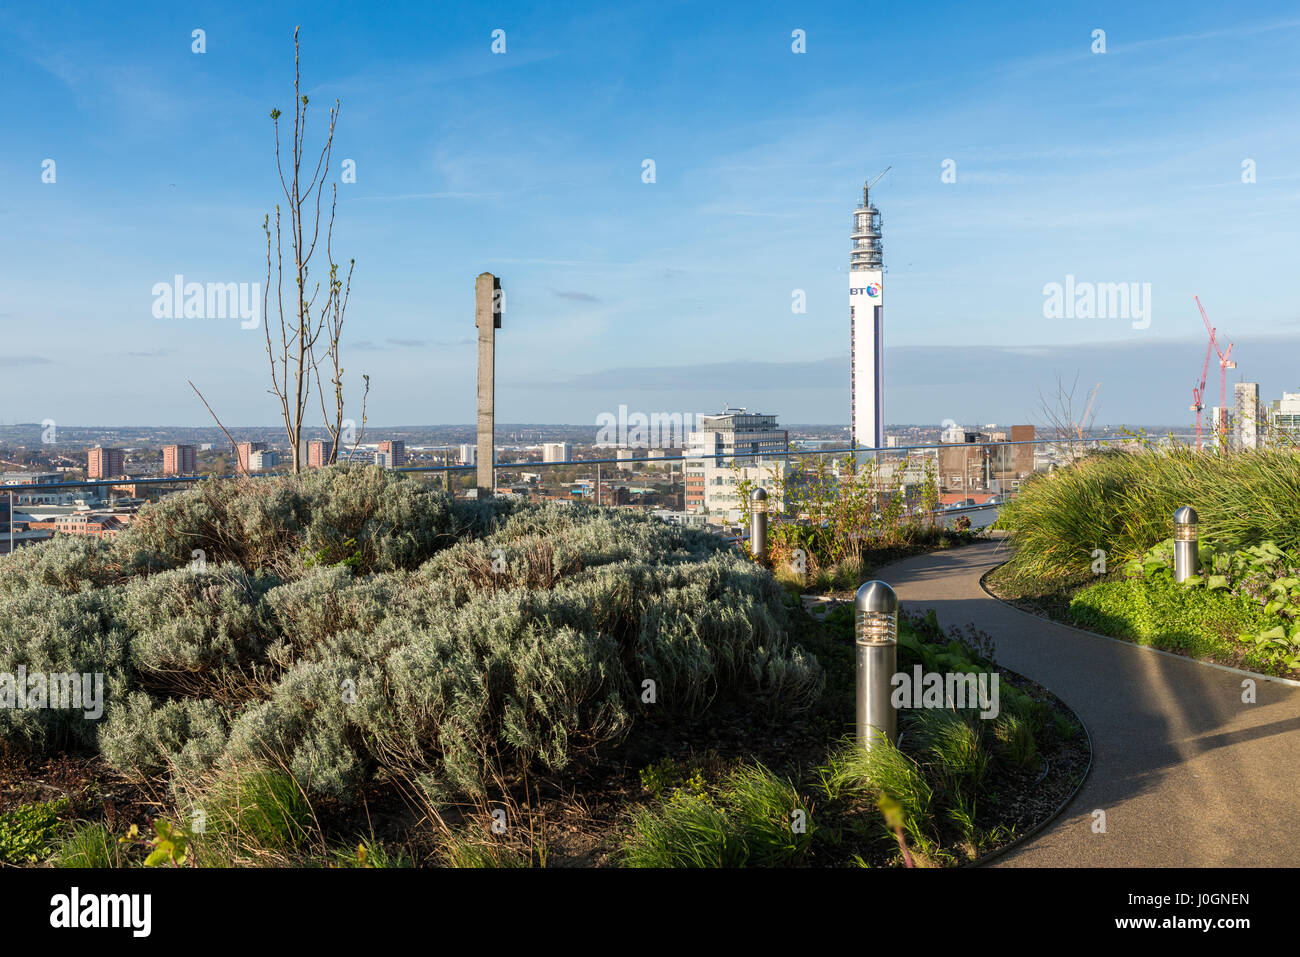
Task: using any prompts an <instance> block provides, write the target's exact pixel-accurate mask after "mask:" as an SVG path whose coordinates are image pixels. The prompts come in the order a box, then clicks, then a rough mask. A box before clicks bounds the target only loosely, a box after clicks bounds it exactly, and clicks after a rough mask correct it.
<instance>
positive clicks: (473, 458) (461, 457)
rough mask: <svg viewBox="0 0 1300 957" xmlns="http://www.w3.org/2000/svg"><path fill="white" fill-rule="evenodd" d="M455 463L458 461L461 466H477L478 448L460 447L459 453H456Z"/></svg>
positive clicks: (472, 446) (473, 446) (474, 446)
mask: <svg viewBox="0 0 1300 957" xmlns="http://www.w3.org/2000/svg"><path fill="white" fill-rule="evenodd" d="M457 461H459V462H460V464H461V465H477V464H478V446H477V445H462V446H461V447H460V451H459V452H458V453H457Z"/></svg>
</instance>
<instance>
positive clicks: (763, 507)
mask: <svg viewBox="0 0 1300 957" xmlns="http://www.w3.org/2000/svg"><path fill="white" fill-rule="evenodd" d="M749 554H750V555H752V556H753V557H754V558H757V559H760V560H761V559H764V558H766V557H767V490H766V489H763V488H756V489H754V491H752V492H750V493H749Z"/></svg>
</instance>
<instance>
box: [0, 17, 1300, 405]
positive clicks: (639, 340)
mask: <svg viewBox="0 0 1300 957" xmlns="http://www.w3.org/2000/svg"><path fill="white" fill-rule="evenodd" d="M59 9H60V5H59V4H54V5H53V6H51V7H44V8H42V12H41V13H40V15H39V16H31V17H26V16H23V15H21V14H18V13H15V12H7V13H5V14H2V15H0V27H3V31H0V52H3V53H4V54H5V56H4V57H3V61H4V62H3V65H0V76H3V77H4V79H5V83H6V87H7V88H8V89H10V90H12V91H13V95H12V96H11V97H10V98H8V99H7V101H6V103H5V104H4V105H2V106H0V110H3V111H4V112H3V114H2V115H3V122H4V123H5V128H6V131H7V132H8V133H9V136H7V137H6V142H5V144H4V145H3V146H2V147H0V176H2V177H3V179H4V181H5V183H6V187H7V188H6V193H5V198H6V202H5V204H4V207H3V210H0V213H2V214H3V216H4V217H5V220H6V222H7V224H8V225H9V226H10V228H9V229H8V230H6V231H5V234H4V235H3V237H0V254H3V255H4V257H5V261H6V263H7V264H8V266H9V272H10V276H9V278H8V282H7V284H6V285H7V291H6V301H5V303H4V305H3V306H2V307H0V413H2V414H3V419H4V420H5V421H16V420H23V421H34V422H39V421H41V420H43V419H46V418H50V419H54V420H55V421H59V422H68V423H86V422H89V421H91V416H89V415H88V414H87V413H86V410H87V409H94V410H95V412H96V416H95V417H97V418H100V419H101V420H102V421H105V422H119V423H127V422H133V421H134V422H147V423H151V424H153V423H158V424H160V425H166V424H173V425H176V426H182V425H190V426H203V425H207V424H208V423H209V422H210V421H211V420H210V417H209V416H208V413H207V411H206V410H205V409H204V408H203V405H202V403H201V402H200V401H199V399H198V398H197V396H195V395H194V394H193V393H192V392H191V391H190V390H189V387H188V385H187V384H186V379H188V378H193V379H194V380H195V382H196V384H199V385H200V386H201V387H203V388H204V390H205V395H208V397H209V398H210V400H211V401H212V403H213V406H214V408H215V409H216V411H217V412H218V414H219V415H221V416H222V418H223V421H229V422H244V423H261V424H271V423H273V422H274V421H275V419H276V417H277V415H278V409H277V407H276V404H275V400H274V399H273V398H272V397H270V396H268V395H266V394H265V392H264V390H265V388H266V368H265V364H266V357H265V353H264V351H263V350H262V345H261V344H260V343H259V336H260V333H259V332H258V331H256V330H251V331H250V330H246V329H241V328H240V326H241V323H240V321H238V320H237V319H233V318H232V319H215V318H213V319H192V320H182V319H164V318H158V317H156V315H155V314H154V309H153V307H154V304H155V299H156V298H157V294H156V293H154V291H153V290H154V289H155V287H156V286H157V285H158V284H160V283H161V284H169V283H171V282H172V281H173V278H174V277H176V276H184V277H185V278H186V280H187V281H189V280H193V281H197V282H201V283H237V284H239V283H245V284H254V283H264V282H265V263H264V255H265V248H264V245H263V239H262V236H261V228H260V226H261V219H262V216H263V215H264V214H266V213H268V212H271V211H272V209H273V204H274V202H275V199H276V192H277V189H278V184H277V183H276V182H275V179H274V160H273V155H272V140H271V129H270V121H269V119H268V118H267V115H266V114H267V112H268V110H269V109H270V107H271V106H272V105H279V106H280V107H281V108H284V107H285V106H287V105H289V99H290V96H289V95H286V94H287V93H288V92H289V91H290V90H291V84H292V46H291V38H292V29H293V26H294V25H295V24H296V23H299V22H304V23H307V24H309V25H308V26H306V27H304V31H303V44H304V48H303V71H304V82H305V86H306V89H307V90H308V92H309V93H310V94H311V97H312V102H313V108H314V109H315V113H314V114H313V119H312V120H311V121H310V122H311V123H313V124H314V125H313V126H310V127H309V131H308V140H309V143H314V142H317V141H318V138H319V137H320V135H321V134H322V133H323V126H324V112H323V111H324V110H325V108H326V104H327V103H332V102H333V99H334V98H335V97H336V96H337V97H338V98H339V99H341V100H342V113H341V116H340V121H339V139H338V141H337V143H336V146H335V152H334V160H333V162H332V163H331V167H332V170H331V177H332V181H337V182H338V183H339V217H338V225H337V228H336V235H335V240H334V245H335V251H336V255H337V256H338V257H340V258H341V259H343V260H344V261H346V260H347V259H348V258H351V257H353V256H355V257H356V259H357V260H358V265H357V275H356V279H355V281H354V290H353V295H354V299H353V304H352V311H351V313H350V318H349V324H348V327H347V330H346V332H345V336H344V365H345V368H346V370H347V377H346V381H347V386H348V399H349V401H350V402H351V403H354V405H352V406H350V408H351V409H352V410H353V411H359V398H360V381H359V374H360V373H362V372H366V373H368V374H370V375H371V377H372V382H373V385H374V388H373V391H372V393H371V396H370V406H369V408H368V416H369V418H370V420H371V421H372V422H412V421H416V422H418V421H441V422H448V423H460V422H470V421H472V418H473V403H474V362H473V346H472V343H473V333H472V331H471V323H472V321H473V292H472V285H473V277H474V275H476V274H477V273H479V272H481V271H483V270H485V269H490V270H492V271H493V272H495V273H497V274H499V275H500V276H501V277H502V286H503V289H504V290H505V292H506V295H507V297H508V306H507V309H506V312H505V317H504V323H503V328H502V329H501V331H500V338H499V352H498V363H499V365H498V385H497V395H498V398H497V415H498V418H499V419H500V420H501V421H519V422H523V421H535V422H554V423H582V422H584V421H586V420H588V419H590V420H591V421H595V418H596V416H597V415H598V414H600V413H601V412H602V411H608V410H611V409H615V408H617V407H618V406H619V405H620V404H626V405H629V406H630V407H633V408H641V409H645V410H647V411H648V410H652V409H680V410H685V409H697V410H712V411H716V410H717V409H719V408H721V407H722V405H723V404H724V403H725V402H728V401H730V402H731V403H733V404H738V405H749V406H750V407H753V408H759V407H761V408H763V409H764V410H766V411H771V412H774V413H776V414H778V415H780V416H781V418H782V421H784V422H820V423H825V424H839V423H842V424H845V425H847V424H848V422H849V378H848V362H849V359H848V349H847V335H846V333H847V331H848V329H847V325H848V324H847V317H846V316H845V315H844V312H845V311H844V309H843V305H842V304H843V293H842V290H843V283H844V281H845V279H846V278H847V276H846V273H847V260H846V253H847V251H848V246H849V243H848V239H847V236H846V230H845V225H846V222H847V218H848V217H847V215H846V210H847V209H851V204H852V203H853V202H854V201H855V199H856V198H857V197H858V196H859V195H860V192H859V191H860V188H861V184H862V181H863V180H864V179H865V178H867V177H870V176H874V175H875V173H877V172H879V170H881V169H883V168H885V167H886V166H892V167H893V169H892V170H891V172H890V174H889V175H888V176H887V177H886V178H885V179H884V180H882V181H881V183H880V184H878V185H877V186H876V187H874V188H873V200H875V201H876V203H877V205H878V206H879V208H880V209H881V212H882V214H883V219H884V231H885V235H886V243H885V250H884V263H885V268H886V277H887V279H888V283H889V287H890V295H891V299H890V314H889V324H888V328H889V332H888V336H887V341H888V345H887V346H886V364H887V367H888V369H889V373H888V374H887V375H886V379H885V401H884V407H885V423H886V425H888V424H890V423H901V422H926V421H935V422H938V421H942V420H943V419H947V418H951V419H954V420H956V421H960V422H964V423H969V424H976V423H980V422H986V421H999V422H1016V421H1025V420H1027V419H1028V418H1029V417H1030V416H1031V414H1032V410H1033V408H1034V406H1035V405H1036V402H1037V392H1038V390H1043V391H1047V392H1050V391H1051V389H1052V388H1053V387H1054V384H1055V381H1056V379H1057V378H1058V377H1059V378H1064V379H1065V381H1066V382H1069V381H1071V380H1072V379H1073V378H1074V377H1075V375H1076V374H1077V375H1078V378H1079V381H1080V382H1081V383H1086V388H1089V389H1090V388H1091V387H1092V385H1093V383H1095V382H1098V381H1100V382H1101V383H1102V388H1101V391H1100V393H1099V397H1098V422H1099V424H1100V423H1106V424H1121V423H1122V424H1144V423H1162V422H1177V421H1183V420H1184V419H1186V420H1187V421H1189V422H1190V421H1191V420H1190V417H1189V416H1188V414H1187V413H1186V411H1185V409H1186V407H1187V405H1188V401H1189V399H1190V392H1191V386H1192V385H1193V384H1194V380H1195V378H1196V373H1197V370H1198V368H1199V365H1200V361H1201V356H1202V354H1203V351H1204V339H1203V338H1201V334H1202V331H1201V329H1200V322H1199V317H1198V316H1197V313H1196V311H1195V307H1194V304H1193V302H1192V295H1193V294H1199V295H1200V296H1201V299H1202V301H1203V302H1205V303H1206V306H1207V308H1208V310H1209V312H1210V316H1211V319H1212V321H1213V322H1214V323H1215V324H1216V325H1217V326H1218V328H1219V329H1220V330H1221V333H1222V335H1223V337H1224V338H1225V339H1228V340H1230V341H1233V342H1235V343H1236V350H1235V351H1234V356H1235V357H1236V358H1237V359H1238V361H1239V367H1238V370H1237V373H1236V376H1235V377H1234V378H1233V379H1232V380H1230V381H1231V382H1235V381H1238V380H1241V381H1255V382H1259V383H1260V392H1261V398H1263V399H1270V398H1274V397H1276V396H1278V395H1279V394H1280V393H1281V392H1282V391H1283V390H1291V389H1294V388H1296V385H1297V377H1296V375H1295V373H1293V372H1292V371H1291V370H1290V368H1289V367H1288V366H1287V363H1285V362H1284V361H1283V359H1282V357H1283V356H1290V355H1295V354H1296V351H1297V347H1298V346H1300V338H1297V336H1300V312H1297V310H1296V308H1295V306H1294V298H1293V294H1292V293H1291V291H1290V289H1289V288H1288V285H1289V284H1288V283H1287V280H1286V276H1287V275H1289V272H1290V270H1291V266H1290V260H1291V259H1292V258H1293V250H1294V246H1295V238H1296V237H1295V231H1296V229H1295V226H1294V225H1293V223H1294V217H1289V216H1286V215H1285V213H1284V210H1285V209H1286V207H1287V206H1288V205H1293V204H1294V201H1295V200H1296V199H1297V198H1300V191H1297V188H1296V183H1297V181H1298V180H1300V176H1298V175H1297V174H1293V173H1291V172H1289V170H1290V169H1291V168H1292V167H1293V162H1292V161H1291V159H1290V157H1293V156H1294V155H1296V154H1297V152H1300V133H1297V131H1296V130H1295V129H1294V127H1293V125H1292V124H1290V123H1288V122H1287V121H1286V118H1287V117H1289V116H1291V115H1294V112H1295V107H1296V106H1297V105H1300V73H1298V72H1297V71H1296V70H1295V68H1294V66H1293V65H1292V61H1293V51H1294V48H1295V43H1296V41H1297V39H1300V18H1297V17H1295V16H1294V11H1293V10H1292V8H1290V7H1288V6H1287V5H1284V4H1270V3H1256V4H1245V5H1243V6H1241V7H1240V8H1238V13H1237V17H1238V19H1236V20H1235V21H1234V22H1233V23H1232V24H1231V25H1225V24H1224V23H1223V22H1221V18H1220V17H1219V16H1218V13H1217V11H1216V10H1214V9H1213V8H1211V7H1209V6H1208V5H1192V6H1187V7H1180V8H1179V22H1178V26H1177V28H1173V27H1172V26H1171V24H1170V22H1169V20H1168V18H1167V17H1166V16H1164V15H1163V14H1162V13H1161V12H1160V11H1158V10H1130V9H1128V8H1127V7H1125V6H1123V5H1119V4H1113V5H1102V6H1099V7H1095V8H1093V9H1092V10H1090V11H1088V12H1087V13H1086V14H1085V13H1082V12H1077V11H1059V10H1050V11H1043V10H1038V9H1036V8H1032V7H1028V6H1026V7H1024V8H1023V9H1024V10H1025V11H1030V10H1033V13H1034V15H1033V17H1032V18H1031V17H1025V18H1017V17H1015V16H1014V15H1010V16H1008V15H1001V16H997V17H986V16H984V15H982V14H981V13H979V12H977V11H963V10H958V9H945V11H944V14H943V15H942V16H936V17H927V16H920V15H912V14H909V15H902V16H898V17H894V18H892V19H891V18H889V17H879V18H876V19H873V21H872V30H873V34H874V36H873V49H875V50H877V51H878V54H877V59H876V60H875V61H873V65H872V66H873V69H872V78H873V82H878V84H879V87H878V89H879V93H878V94H877V95H876V96H874V97H873V98H872V102H871V109H870V117H871V123H870V124H869V126H870V129H867V128H864V124H863V123H862V115H863V113H864V111H865V106H864V104H863V103H862V102H861V101H855V100H846V99H845V97H844V96H843V89H844V84H845V82H846V78H851V77H854V76H857V75H859V73H860V71H861V63H860V52H861V48H860V42H859V40H860V38H858V37H856V36H854V35H853V34H852V32H847V33H846V31H844V30H843V29H842V26H841V24H842V22H843V19H844V17H845V16H846V15H847V14H848V11H850V10H851V9H852V8H850V7H848V6H847V5H846V6H842V7H840V8H833V9H827V10H820V11H811V12H810V11H805V10H802V9H800V8H797V7H793V6H791V7H789V8H783V9H774V10H763V11H753V10H749V9H744V15H743V16H740V15H736V14H735V13H732V14H728V13H726V12H723V13H722V14H720V15H719V16H718V17H717V20H716V22H713V21H706V22H705V25H703V26H701V24H700V21H699V18H696V19H695V20H693V21H692V29H691V30H689V31H685V30H677V29H674V27H673V21H672V18H671V17H667V18H663V17H660V16H658V15H656V14H651V13H650V12H648V11H620V12H609V11H600V12H598V13H597V12H583V10H582V9H581V8H575V9H574V10H573V11H572V12H567V13H565V14H564V15H560V16H556V15H554V14H552V13H548V12H546V11H544V10H542V9H541V8H533V7H528V6H525V5H518V6H514V7H506V8H501V9H499V10H498V11H494V12H493V14H491V16H490V17H489V16H487V15H485V14H480V13H479V12H478V11H476V10H474V9H473V8H470V7H467V6H453V7H450V8H448V9H446V10H445V11H444V10H440V11H439V12H438V14H437V15H436V16H435V15H434V14H432V13H430V12H428V11H422V10H420V9H418V8H417V7H415V6H414V5H397V6H395V7H393V8H391V9H389V10H386V11H383V12H381V13H372V12H366V13H365V14H364V15H363V14H361V13H359V12H357V11H353V10H351V9H350V8H346V7H342V6H335V5H328V4H327V5H325V6H324V7H321V6H319V5H314V6H311V7H307V6H297V7H290V8H289V12H288V13H281V12H279V11H277V12H276V13H275V14H274V15H273V16H272V17H270V18H269V20H268V19H267V18H265V17H264V16H263V12H262V11H261V10H260V8H253V7H251V6H250V5H238V4H237V5H234V6H232V7H230V8H229V9H226V10H222V11H213V12H211V13H204V14H202V15H199V16H196V15H193V14H189V13H176V12H174V11H171V10H168V9H167V8H164V7H160V6H158V7H152V8H143V9H131V10H125V11H115V12H113V13H112V15H111V16H110V15H109V14H108V13H104V14H98V13H90V14H87V13H85V12H84V11H80V10H78V11H77V15H76V16H75V17H60V16H58V11H59ZM309 9H310V10H311V11H313V12H314V13H318V14H319V13H324V14H326V15H325V16H313V17H308V16H306V12H307V11H308V10H309ZM734 10H735V11H737V12H738V11H741V10H742V8H739V7H735V8H734ZM593 11H594V8H593ZM191 21H193V22H191ZM200 21H206V22H200ZM325 23H328V24H330V26H329V27H324V26H320V25H319V24H325ZM710 24H711V25H710ZM196 29H201V30H202V31H203V36H204V38H205V50H204V52H202V53H201V54H200V53H197V52H193V50H192V45H193V41H192V40H191V36H192V33H193V31H194V30H196ZM498 29H500V30H504V31H505V38H504V39H505V52H503V53H499V54H498V53H493V52H492V45H493V42H494V41H493V31H494V30H498ZM1099 29H1101V30H1104V31H1105V51H1104V52H1094V47H1095V46H1096V39H1095V38H1094V32H1095V31H1096V30H1099ZM796 32H802V33H803V34H804V41H805V52H802V53H799V52H796V51H795V49H794V48H793V47H794V46H795V45H796V44H797V43H798V38H797V37H795V38H794V39H792V37H793V36H794V34H795V33H796ZM124 63H129V64H131V65H129V66H125V65H123V64H124ZM394 90H397V92H396V93H394V92H393V91H394ZM701 91H705V92H704V93H703V94H701ZM214 146H215V147H216V148H214ZM47 159H49V160H53V161H54V162H55V164H56V166H55V169H56V170H57V176H56V178H55V179H54V181H53V182H43V181H42V176H43V164H44V162H45V161H46V160H47ZM647 159H650V160H653V161H654V170H655V177H654V180H653V182H646V181H645V179H644V177H645V167H644V161H645V160H647ZM345 160H350V161H352V162H353V163H354V167H353V171H354V172H355V179H356V181H355V182H347V181H345V180H344V179H343V165H342V164H343V162H344V161H345ZM1247 161H1249V163H1250V179H1251V181H1249V182H1247V181H1246V168H1245V165H1244V164H1246V163H1247ZM259 263H260V265H259ZM1076 279H1077V280H1078V281H1079V282H1080V283H1081V284H1086V283H1095V284H1116V283H1133V284H1136V287H1140V286H1142V285H1143V284H1149V288H1150V293H1149V297H1150V298H1148V299H1147V300H1146V302H1145V308H1146V310H1147V315H1146V316H1145V318H1144V319H1143V318H1142V317H1134V319H1133V320H1132V321H1130V319H1129V317H1126V316H1116V317H1113V318H1107V319H1086V318H1082V317H1078V318H1060V319H1058V318H1048V310H1047V306H1046V304H1045V292H1044V289H1045V288H1046V287H1048V286H1049V285H1051V284H1072V283H1073V282H1074V281H1075V280H1076ZM797 293H803V298H804V300H805V308H806V311H805V312H796V311H793V310H792V302H793V301H794V300H795V299H796V298H797V296H796V294H797ZM1068 314H1069V315H1071V316H1073V315H1074V313H1073V312H1072V311H1071V312H1069V313H1068ZM1143 321H1145V322H1146V323H1147V325H1146V326H1145V327H1142V323H1143ZM160 405H162V406H163V407H164V408H165V409H166V412H165V414H164V413H160V411H159V406H160ZM168 420H170V421H168Z"/></svg>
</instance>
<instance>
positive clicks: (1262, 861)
mask: <svg viewBox="0 0 1300 957" xmlns="http://www.w3.org/2000/svg"><path fill="white" fill-rule="evenodd" d="M1006 558H1007V547H1006V546H1005V545H1003V544H1002V543H1000V542H982V543H979V544H977V545H971V546H967V547H964V548H958V549H954V550H951V551H943V552H936V553H932V554H929V555H922V556H918V557H915V558H910V559H906V560H904V561H901V562H898V563H896V564H893V565H890V566H888V567H886V568H885V569H883V570H882V571H881V572H880V577H881V578H882V579H883V580H885V581H888V582H889V583H890V584H891V585H893V586H894V588H895V589H896V590H897V591H898V595H899V598H900V600H901V601H902V604H903V607H904V608H907V609H909V610H914V611H915V610H924V609H930V608H932V609H934V610H935V612H936V613H937V614H938V616H939V620H940V622H941V623H942V624H943V625H944V626H945V627H953V626H958V625H965V624H968V623H972V624H974V625H975V626H976V627H977V628H980V629H981V630H983V631H986V632H988V633H990V634H991V635H992V636H993V637H994V640H995V642H996V647H997V659H998V661H999V663H1001V664H1002V665H1004V666H1005V667H1007V668H1010V669H1011V670H1013V671H1018V672H1020V673H1022V674H1024V675H1026V676H1028V677H1030V678H1033V679H1034V680H1035V681H1037V682H1039V683H1040V684H1042V685H1044V686H1046V687H1047V688H1049V689H1051V691H1052V692H1054V693H1055V694H1057V695H1059V696H1060V697H1061V698H1062V699H1063V700H1064V701H1065V702H1066V704H1068V705H1069V706H1070V707H1071V708H1073V709H1074V710H1075V711H1076V712H1077V713H1078V714H1079V716H1080V717H1081V718H1082V719H1083V721H1084V723H1085V724H1087V726H1088V733H1089V734H1090V735H1091V736H1092V745H1093V765H1092V772H1091V774H1090V775H1089V778H1088V781H1087V782H1086V783H1085V784H1084V786H1083V788H1082V789H1081V790H1080V792H1079V794H1078V795H1077V796H1076V797H1075V799H1074V802H1073V803H1072V804H1071V805H1070V806H1069V807H1068V808H1067V809H1066V811H1065V813H1064V814H1063V815H1062V816H1061V817H1060V818H1059V819H1058V820H1057V821H1056V822H1054V823H1053V824H1051V825H1049V826H1048V827H1047V828H1046V829H1045V830H1044V831H1043V832H1042V833H1041V834H1039V835H1037V836H1036V837H1034V838H1033V839H1032V840H1030V841H1028V842H1026V843H1025V844H1024V845H1022V846H1020V847H1018V848H1016V849H1015V850H1013V851H1011V852H1009V853H1008V854H1006V855H1005V856H1003V857H1001V858H999V859H997V860H996V862H995V863H994V865H993V866H1003V867H1009V866H1092V867H1109V866H1173V867H1179V866H1184V867H1194V866H1209V865H1234V866H1237V865H1240V866H1256V865H1271V866H1296V865H1297V864H1300V846H1297V842H1296V841H1295V835H1296V833H1297V831H1300V789H1297V786H1296V785H1297V781H1298V779H1300V689H1297V688H1292V687H1289V686H1287V685H1283V684H1279V683H1277V682H1272V681H1264V680H1257V681H1255V694H1256V702H1255V703H1253V704H1247V703H1244V702H1243V701H1242V697H1243V682H1245V681H1246V678H1245V676H1242V675H1236V674H1232V673H1231V672H1225V671H1222V670H1220V669H1217V668H1212V667H1209V666H1207V665H1204V664H1201V663H1199V662H1196V661H1193V660H1191V659H1186V658H1179V657H1176V656H1170V655H1164V654H1160V653H1158V652H1155V651H1153V650H1151V649H1147V648H1143V647H1140V646H1138V645H1133V644H1128V643H1125V642H1119V641H1112V640H1109V639H1106V638H1102V637H1100V636H1096V635H1092V634H1089V633H1087V632H1083V631H1079V630H1077V629H1074V628H1069V627H1067V626H1064V625H1058V624H1056V623H1054V622H1051V621H1049V620H1047V619H1044V618H1039V617H1036V616H1034V615H1030V614H1028V613H1026V612H1022V611H1020V610H1018V609H1016V608H1012V607H1010V606H1009V605H1005V604H1003V603H1002V602H1000V601H998V600H996V599H994V598H991V597H989V596H988V595H986V594H985V593H984V591H983V589H982V588H981V587H980V584H979V582H980V578H981V576H982V575H983V574H984V573H985V572H986V571H988V570H989V569H990V568H992V567H994V566H995V565H997V564H999V563H1000V562H1002V561H1004V560H1005V559H1006ZM1095 811H1101V812H1104V825H1105V831H1104V832H1101V831H1100V830H1099V825H1100V823H1101V822H1102V818H1101V816H1100V815H1097V814H1094V812H1095Z"/></svg>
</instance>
